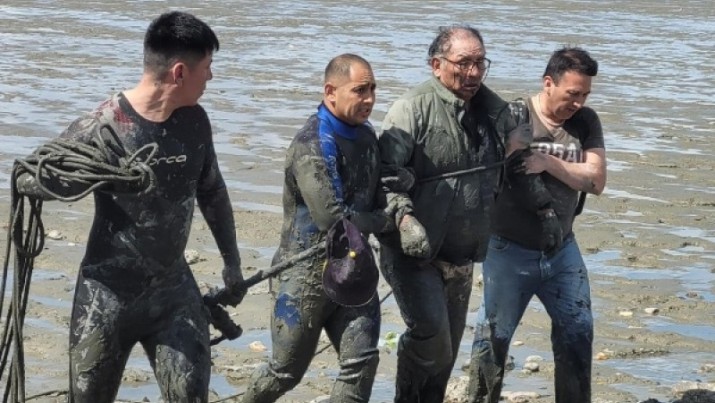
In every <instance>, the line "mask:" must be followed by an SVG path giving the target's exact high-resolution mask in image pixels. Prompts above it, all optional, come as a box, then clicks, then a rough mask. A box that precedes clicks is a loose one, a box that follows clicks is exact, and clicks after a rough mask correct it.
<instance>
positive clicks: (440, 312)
mask: <svg viewBox="0 0 715 403" xmlns="http://www.w3.org/2000/svg"><path fill="white" fill-rule="evenodd" d="M380 268H381V270H382V274H383V276H384V277H385V280H387V282H388V283H389V284H390V286H391V287H392V290H393V291H394V293H395V299H396V300H397V304H398V306H399V307H400V312H401V313H402V318H403V319H404V321H405V324H406V325H407V329H406V330H405V332H404V333H403V334H402V336H401V337H400V341H399V344H398V348H397V376H396V394H395V402H411V403H416V402H419V403H432V402H434V403H441V402H442V401H443V400H444V394H445V391H446V388H447V381H449V376H450V374H451V372H452V367H453V366H454V362H455V360H456V359H457V353H458V351H459V343H460V341H461V339H462V334H463V333H464V327H465V324H466V318H467V308H468V307H469V296H470V294H471V292H472V271H473V265H472V264H471V263H470V264H467V265H464V266H456V265H453V264H449V263H446V262H440V261H433V262H431V263H429V264H425V265H421V266H420V265H417V263H416V261H415V260H413V259H411V258H409V257H406V256H404V255H403V254H402V253H400V252H399V251H398V250H396V249H392V248H390V247H389V246H387V245H382V249H381V252H380Z"/></svg>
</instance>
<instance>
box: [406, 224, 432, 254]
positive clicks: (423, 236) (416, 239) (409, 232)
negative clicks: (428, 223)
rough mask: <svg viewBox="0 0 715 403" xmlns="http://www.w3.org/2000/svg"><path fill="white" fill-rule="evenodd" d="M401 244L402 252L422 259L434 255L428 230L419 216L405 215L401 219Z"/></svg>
mask: <svg viewBox="0 0 715 403" xmlns="http://www.w3.org/2000/svg"><path fill="white" fill-rule="evenodd" d="M400 246H401V247H402V253H404V254H405V255H407V256H412V257H416V258H420V259H427V258H429V257H430V256H432V248H431V247H430V244H429V241H428V239H427V231H425V227H423V226H422V224H420V222H419V221H418V220H417V218H415V217H413V216H412V215H409V214H408V215H405V216H404V217H403V218H402V221H400Z"/></svg>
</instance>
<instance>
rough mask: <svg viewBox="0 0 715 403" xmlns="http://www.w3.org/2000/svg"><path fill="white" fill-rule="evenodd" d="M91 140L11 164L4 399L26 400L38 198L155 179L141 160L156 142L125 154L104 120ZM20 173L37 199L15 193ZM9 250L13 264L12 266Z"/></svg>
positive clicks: (1, 369) (0, 304)
mask: <svg viewBox="0 0 715 403" xmlns="http://www.w3.org/2000/svg"><path fill="white" fill-rule="evenodd" d="M91 143H92V144H84V143H80V142H77V141H72V140H67V139H60V138H58V139H55V140H52V141H51V142H49V143H48V144H46V145H44V146H41V147H40V148H38V149H37V150H36V151H35V152H34V153H33V154H32V155H30V156H29V157H27V158H25V159H16V160H15V164H14V166H13V170H12V178H11V186H10V188H11V210H10V218H9V224H8V235H7V242H6V248H5V261H4V264H3V274H2V280H1V281H0V317H4V318H5V321H4V326H3V331H2V335H1V337H0V379H2V378H3V375H4V374H5V369H6V368H7V369H8V376H7V379H6V387H5V391H4V394H3V402H5V403H8V402H13V403H14V402H25V401H27V400H26V398H25V361H24V346H23V324H24V320H25V312H26V309H27V302H28V297H29V293H30V280H31V278H32V270H33V265H34V261H35V258H36V257H37V256H38V255H39V254H40V252H42V248H43V247H44V236H45V233H44V226H43V224H42V217H41V215H42V201H43V200H42V199H56V200H61V201H75V200H79V199H81V198H83V197H85V196H87V195H89V194H90V193H92V192H93V191H95V190H99V189H104V188H110V189H111V188H112V187H113V188H115V189H120V188H125V189H136V190H137V191H140V190H142V191H144V192H148V191H150V190H151V189H152V188H153V187H154V184H155V182H156V178H155V176H154V173H153V172H152V170H151V168H149V166H148V165H147V164H146V163H145V162H144V161H149V160H151V158H152V157H153V156H154V154H155V153H156V151H157V145H156V144H154V143H152V144H148V145H146V146H144V147H142V148H140V149H139V150H137V151H136V152H135V153H134V154H132V155H130V156H128V157H127V156H126V152H125V150H124V148H123V147H122V146H121V145H120V144H121V143H120V142H119V140H118V137H117V135H116V132H115V131H114V130H113V129H112V127H111V126H109V125H107V124H97V126H96V129H95V130H94V132H93V138H92V142H91ZM24 174H29V175H32V176H33V177H34V179H35V184H36V186H37V188H38V189H39V190H40V192H41V194H42V197H41V198H35V197H28V196H25V195H23V194H21V193H20V192H19V190H18V184H17V178H19V177H20V176H21V175H24ZM48 178H51V180H52V181H53V182H55V181H57V180H59V181H61V182H62V183H72V184H74V185H78V186H77V188H79V189H82V190H81V191H78V192H77V193H75V194H70V195H61V194H58V193H57V192H54V191H52V190H51V188H50V187H51V186H50V185H49V184H46V181H48ZM73 189H74V187H73ZM13 251H14V265H13V266H12V268H11V267H10V258H11V255H12V252H13ZM11 270H12V274H13V279H12V294H11V296H10V299H9V304H8V305H7V312H6V311H5V310H4V309H6V308H5V290H6V287H7V284H8V277H9V275H10V271H11ZM5 312H6V313H5ZM11 353H12V355H11ZM8 360H10V363H9V365H8Z"/></svg>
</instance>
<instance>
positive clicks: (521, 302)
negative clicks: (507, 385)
mask: <svg viewBox="0 0 715 403" xmlns="http://www.w3.org/2000/svg"><path fill="white" fill-rule="evenodd" d="M541 257H542V254H541V252H538V251H530V250H527V249H523V248H520V247H519V246H517V245H516V244H514V243H512V242H509V241H507V240H504V239H502V238H499V237H492V239H491V240H490V242H489V252H488V253H487V258H486V260H485V261H484V264H483V265H482V271H483V274H484V295H483V301H482V305H481V306H480V308H479V312H478V313H477V323H476V332H475V335H474V343H473V345H472V357H471V363H470V379H469V401H470V402H472V403H496V402H498V401H499V397H500V395H501V389H502V384H503V382H504V371H505V366H506V358H507V354H508V352H509V343H510V342H511V338H512V337H513V335H514V332H515V330H516V327H517V326H518V324H519V321H520V320H521V317H522V315H523V314H524V311H525V310H526V306H527V305H528V303H529V300H531V297H532V296H533V295H534V293H535V292H536V290H537V289H538V287H539V284H540V281H541V270H540V259H541Z"/></svg>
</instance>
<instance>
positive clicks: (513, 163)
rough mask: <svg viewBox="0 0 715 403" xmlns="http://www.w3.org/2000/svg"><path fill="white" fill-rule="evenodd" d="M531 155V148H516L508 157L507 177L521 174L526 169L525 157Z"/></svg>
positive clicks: (506, 162)
mask: <svg viewBox="0 0 715 403" xmlns="http://www.w3.org/2000/svg"><path fill="white" fill-rule="evenodd" d="M530 155H531V149H530V148H522V149H518V150H515V151H514V152H512V153H511V154H509V156H508V157H507V158H506V161H505V164H506V173H507V177H508V176H511V175H514V174H521V173H524V172H525V171H526V167H525V166H524V158H526V157H528V156H530Z"/></svg>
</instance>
